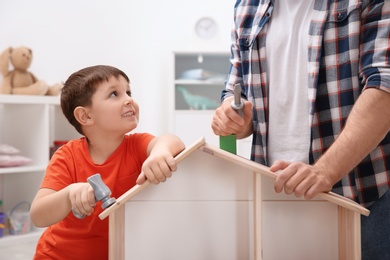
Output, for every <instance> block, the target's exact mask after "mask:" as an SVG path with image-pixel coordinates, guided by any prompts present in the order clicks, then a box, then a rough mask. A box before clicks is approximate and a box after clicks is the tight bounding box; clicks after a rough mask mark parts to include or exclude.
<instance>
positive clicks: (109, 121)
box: [90, 76, 139, 135]
mask: <svg viewBox="0 0 390 260" xmlns="http://www.w3.org/2000/svg"><path fill="white" fill-rule="evenodd" d="M90 116H92V117H93V120H94V126H95V128H96V126H97V127H98V128H99V129H100V131H102V133H106V134H107V135H108V134H111V133H114V132H116V133H118V134H126V133H128V132H130V131H131V130H133V129H134V128H136V127H137V125H138V119H139V107H138V104H137V103H136V102H135V101H134V99H133V98H132V97H131V90H130V86H129V83H128V82H127V81H126V79H125V78H124V77H122V76H119V78H116V77H111V78H110V79H109V81H106V82H102V83H100V85H99V86H98V87H97V89H96V92H95V93H94V94H93V96H92V106H91V110H90Z"/></svg>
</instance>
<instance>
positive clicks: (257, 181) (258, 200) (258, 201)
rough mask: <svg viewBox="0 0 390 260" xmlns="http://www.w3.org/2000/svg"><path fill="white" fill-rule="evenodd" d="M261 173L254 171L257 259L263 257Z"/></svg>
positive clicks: (254, 217)
mask: <svg viewBox="0 0 390 260" xmlns="http://www.w3.org/2000/svg"><path fill="white" fill-rule="evenodd" d="M261 177H262V176H261V175H259V174H256V173H254V174H253V178H254V187H253V193H254V195H253V213H254V216H253V221H254V232H255V234H254V247H255V248H254V251H255V254H254V256H255V260H262V259H263V236H262V230H263V229H262V220H263V218H262V209H263V203H262V201H263V199H262V196H261Z"/></svg>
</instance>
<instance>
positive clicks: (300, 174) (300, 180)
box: [270, 161, 333, 200]
mask: <svg viewBox="0 0 390 260" xmlns="http://www.w3.org/2000/svg"><path fill="white" fill-rule="evenodd" d="M270 170H271V171H272V172H278V171H279V172H278V175H277V177H276V180H275V186H274V188H275V192H277V193H280V192H282V191H283V190H284V192H285V193H286V194H292V193H294V194H295V196H296V197H298V198H300V197H302V196H304V198H305V199H308V200H310V199H313V198H314V197H315V196H316V195H317V194H318V193H320V192H328V191H330V190H331V189H332V186H333V183H331V181H330V180H329V178H328V176H327V175H326V174H325V173H324V171H323V170H321V169H317V168H316V167H315V166H312V165H308V164H305V163H302V162H292V163H291V162H286V161H275V162H274V164H273V165H272V166H271V167H270Z"/></svg>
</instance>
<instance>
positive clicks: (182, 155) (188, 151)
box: [99, 137, 205, 219]
mask: <svg viewBox="0 0 390 260" xmlns="http://www.w3.org/2000/svg"><path fill="white" fill-rule="evenodd" d="M204 144H205V138H204V137H202V138H199V139H198V140H197V141H195V142H194V143H193V144H191V145H190V146H188V147H187V148H185V149H184V150H183V151H182V152H181V153H179V154H178V155H177V156H176V157H175V162H176V164H178V163H179V162H181V161H182V160H183V159H184V158H186V157H187V156H189V155H190V154H191V153H192V152H193V151H195V150H197V149H199V147H201V146H202V145H204ZM149 184H150V182H148V181H146V182H144V183H143V184H142V185H138V184H137V185H135V186H134V187H133V188H131V189H130V190H128V191H127V192H125V193H124V194H123V195H122V196H120V197H119V198H118V199H117V200H116V202H115V203H114V204H113V205H111V206H110V207H109V208H107V209H105V210H104V211H103V212H102V213H100V214H99V218H100V219H105V218H106V217H108V216H109V215H110V214H111V213H112V212H114V211H115V210H117V209H119V208H120V207H122V206H124V205H125V204H126V202H127V201H129V200H130V199H131V198H132V197H134V196H135V195H136V194H138V193H139V192H140V191H141V190H143V189H145V188H146V187H147V186H149Z"/></svg>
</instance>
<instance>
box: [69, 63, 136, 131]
mask: <svg viewBox="0 0 390 260" xmlns="http://www.w3.org/2000/svg"><path fill="white" fill-rule="evenodd" d="M119 76H123V77H124V78H125V79H126V80H127V82H130V80H129V78H128V77H127V75H126V74H125V73H124V72H123V71H121V70H119V69H117V68H115V67H112V66H107V65H96V66H91V67H86V68H84V69H81V70H79V71H76V72H74V73H73V74H72V75H70V76H69V78H68V79H67V80H66V82H65V83H64V87H63V88H62V90H61V109H62V112H63V113H64V115H65V117H66V118H67V119H68V121H69V123H70V124H71V125H73V126H74V128H76V130H77V132H79V133H80V134H82V135H83V134H84V133H83V131H82V129H81V125H80V123H79V122H78V121H77V120H76V118H75V116H74V110H75V108H76V107H78V106H83V107H85V106H90V105H92V103H91V102H92V101H91V99H92V95H93V94H94V93H95V91H96V87H97V86H98V85H99V84H100V83H102V82H104V81H108V80H109V79H110V78H111V77H116V78H118V77H119Z"/></svg>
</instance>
